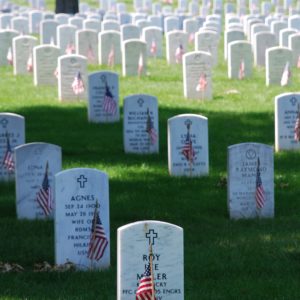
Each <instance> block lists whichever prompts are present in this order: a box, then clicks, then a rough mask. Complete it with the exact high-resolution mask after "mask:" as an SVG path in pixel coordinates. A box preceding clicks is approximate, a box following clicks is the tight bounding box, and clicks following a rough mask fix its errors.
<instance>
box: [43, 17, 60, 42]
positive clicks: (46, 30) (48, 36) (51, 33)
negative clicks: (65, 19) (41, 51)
mask: <svg viewBox="0 0 300 300" xmlns="http://www.w3.org/2000/svg"><path fill="white" fill-rule="evenodd" d="M57 26H59V23H58V22H57V21H55V20H43V21H42V22H41V23H40V35H41V44H51V43H54V44H56V43H57V38H56V30H57Z"/></svg>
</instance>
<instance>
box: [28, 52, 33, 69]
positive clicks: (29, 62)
mask: <svg viewBox="0 0 300 300" xmlns="http://www.w3.org/2000/svg"><path fill="white" fill-rule="evenodd" d="M27 71H28V72H32V71H33V60H32V53H31V52H30V54H29V57H28V60H27Z"/></svg>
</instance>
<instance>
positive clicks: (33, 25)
mask: <svg viewBox="0 0 300 300" xmlns="http://www.w3.org/2000/svg"><path fill="white" fill-rule="evenodd" d="M42 17H43V14H42V13H41V12H40V11H38V10H33V11H30V12H29V32H30V33H34V34H37V33H39V30H40V22H41V20H42Z"/></svg>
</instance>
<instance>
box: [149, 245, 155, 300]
mask: <svg viewBox="0 0 300 300" xmlns="http://www.w3.org/2000/svg"><path fill="white" fill-rule="evenodd" d="M149 252H150V255H149V257H150V272H151V282H152V296H151V300H155V288H154V274H153V252H152V244H151V243H150V250H149Z"/></svg>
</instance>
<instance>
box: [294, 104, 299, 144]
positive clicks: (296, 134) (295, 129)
mask: <svg viewBox="0 0 300 300" xmlns="http://www.w3.org/2000/svg"><path fill="white" fill-rule="evenodd" d="M294 140H295V141H296V142H300V108H299V106H298V112H297V118H296V122H295V127H294Z"/></svg>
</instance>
